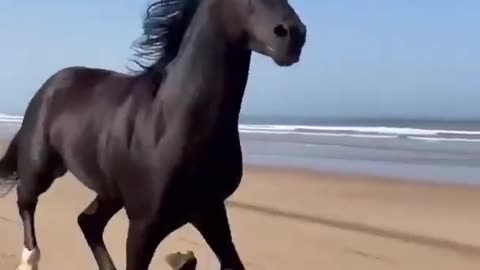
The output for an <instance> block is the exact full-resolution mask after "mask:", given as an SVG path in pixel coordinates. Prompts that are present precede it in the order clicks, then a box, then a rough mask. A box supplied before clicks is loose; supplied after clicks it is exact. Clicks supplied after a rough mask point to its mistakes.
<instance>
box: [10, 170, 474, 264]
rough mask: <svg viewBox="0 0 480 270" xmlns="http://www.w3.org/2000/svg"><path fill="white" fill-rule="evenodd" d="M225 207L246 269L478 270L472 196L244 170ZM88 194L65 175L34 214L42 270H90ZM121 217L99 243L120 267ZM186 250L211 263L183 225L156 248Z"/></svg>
mask: <svg viewBox="0 0 480 270" xmlns="http://www.w3.org/2000/svg"><path fill="white" fill-rule="evenodd" d="M244 179H245V180H244V182H243V183H242V185H241V187H240V189H239V190H238V191H237V192H236V193H235V194H234V196H233V197H232V198H231V200H229V215H230V218H231V224H232V230H233V234H234V238H235V242H236V243H237V246H238V249H239V252H240V254H241V256H242V258H243V259H244V261H245V263H246V266H247V269H275V270H287V269H288V270H292V269H295V270H296V269H332V270H340V269H354V270H362V269H365V270H375V269H379V270H380V269H382V270H385V269H437V270H442V269H451V270H459V269H461V270H468V269H476V270H478V269H480V189H477V188H472V187H461V186H446V185H433V184H418V183H410V182H405V181H389V180H381V181H380V180H379V179H373V178H368V177H359V176H339V175H333V174H317V173H311V172H305V171H295V170H274V169H265V168H264V169H261V168H248V169H247V171H246V173H245V177H244ZM93 197H94V194H93V193H92V192H90V191H89V190H87V189H86V188H84V187H83V186H82V185H81V184H79V183H78V182H77V181H74V179H73V177H72V176H71V175H67V176H66V177H64V178H62V179H59V180H57V182H56V183H55V184H54V186H53V187H52V188H51V189H50V190H49V192H48V193H46V194H45V195H43V196H42V197H41V200H40V204H39V207H38V211H37V235H38V240H39V244H40V247H41V249H42V261H41V264H40V269H46V270H64V269H69V270H75V269H82V270H84V269H97V268H96V265H95V264H94V260H93V258H92V256H91V254H90V251H89V250H88V248H87V245H86V243H85V241H84V240H83V236H82V234H81V232H80V230H79V228H78V226H77V225H76V216H77V214H78V213H80V212H81V210H82V209H83V208H84V207H85V206H86V205H87V204H88V203H89V202H90V200H91V199H93ZM16 211H17V210H16V206H15V193H11V194H9V195H8V196H7V197H6V198H5V199H3V200H0V270H3V269H5V270H7V269H9V270H10V269H11V270H13V269H14V267H15V265H16V263H17V262H18V261H19V253H20V251H21V249H22V231H21V225H20V223H19V218H18V216H17V212H16ZM126 229H127V222H126V217H125V213H124V212H123V211H122V212H120V213H119V214H117V215H116V216H115V217H114V219H113V220H112V221H111V223H110V224H109V226H108V227H107V231H106V235H105V237H106V241H107V245H108V246H109V248H110V251H111V253H112V255H113V258H114V260H115V261H116V263H117V267H118V268H119V269H123V266H124V265H125V261H124V259H125V239H126ZM186 250H194V252H195V253H196V255H197V257H198V258H199V269H205V270H215V269H218V263H217V262H216V259H215V258H214V256H213V254H212V253H211V251H210V250H209V248H208V247H207V246H206V245H205V243H204V242H203V240H202V238H201V237H200V236H199V234H198V233H197V232H196V231H195V230H194V229H193V228H192V227H190V226H185V227H184V228H181V229H180V230H179V231H177V232H175V233H173V234H172V235H170V236H169V237H168V238H167V239H166V240H165V241H164V242H163V243H162V244H161V246H160V247H159V249H158V251H157V254H156V256H155V258H154V261H153V263H152V266H151V268H150V269H169V268H168V266H167V265H166V264H165V263H164V262H163V256H164V255H165V254H167V253H169V252H173V251H186Z"/></svg>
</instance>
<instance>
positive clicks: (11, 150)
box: [0, 133, 19, 198]
mask: <svg viewBox="0 0 480 270" xmlns="http://www.w3.org/2000/svg"><path fill="white" fill-rule="evenodd" d="M17 156H18V133H17V134H16V135H15V137H13V140H12V141H11V142H10V144H9V145H8V148H7V151H6V152H5V155H4V156H3V158H2V159H0V198H2V197H5V196H6V195H7V194H8V193H9V192H10V191H11V190H12V189H13V188H14V187H15V186H16V185H17V183H18V180H19V178H18V176H17Z"/></svg>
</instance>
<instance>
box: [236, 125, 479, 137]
mask: <svg viewBox="0 0 480 270" xmlns="http://www.w3.org/2000/svg"><path fill="white" fill-rule="evenodd" d="M239 127H240V130H241V131H242V132H248V131H250V132H269V131H270V132H277V131H284V132H285V131H290V132H293V131H295V132H303V131H308V130H311V131H328V132H358V133H377V134H388V135H412V136H438V135H440V134H444V135H480V131H469V130H445V129H422V128H408V127H385V126H306V125H240V126H239Z"/></svg>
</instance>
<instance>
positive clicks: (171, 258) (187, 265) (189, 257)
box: [165, 251, 197, 270]
mask: <svg viewBox="0 0 480 270" xmlns="http://www.w3.org/2000/svg"><path fill="white" fill-rule="evenodd" d="M165 260H166V261H167V263H168V264H169V265H170V267H172V268H173V269H174V270H195V268H196V267H197V258H195V255H194V254H193V252H192V251H188V252H186V253H181V252H176V253H172V254H170V255H167V256H166V257H165Z"/></svg>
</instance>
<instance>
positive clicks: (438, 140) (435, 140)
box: [408, 136, 480, 142]
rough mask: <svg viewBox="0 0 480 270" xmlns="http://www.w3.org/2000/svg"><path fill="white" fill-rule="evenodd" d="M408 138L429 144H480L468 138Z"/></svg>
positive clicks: (476, 140) (478, 140)
mask: <svg viewBox="0 0 480 270" xmlns="http://www.w3.org/2000/svg"><path fill="white" fill-rule="evenodd" d="M408 138H410V139H413V140H420V141H429V142H480V139H467V138H443V137H418V136H409V137H408Z"/></svg>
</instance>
